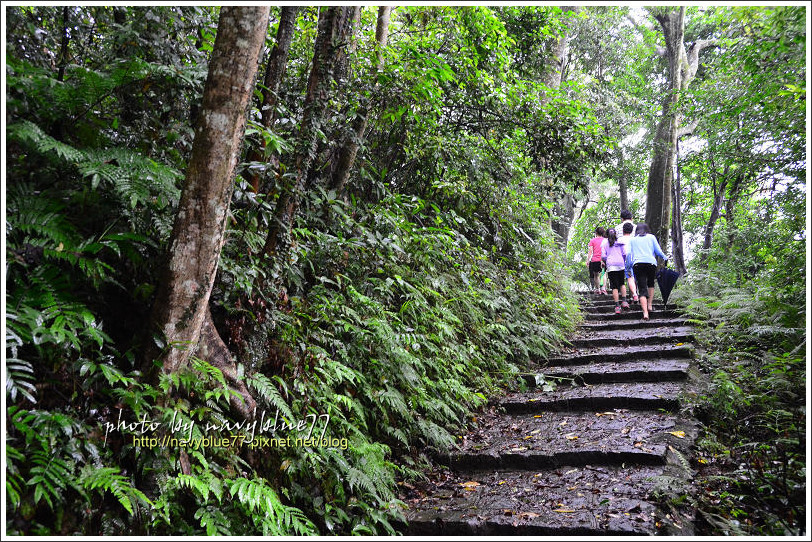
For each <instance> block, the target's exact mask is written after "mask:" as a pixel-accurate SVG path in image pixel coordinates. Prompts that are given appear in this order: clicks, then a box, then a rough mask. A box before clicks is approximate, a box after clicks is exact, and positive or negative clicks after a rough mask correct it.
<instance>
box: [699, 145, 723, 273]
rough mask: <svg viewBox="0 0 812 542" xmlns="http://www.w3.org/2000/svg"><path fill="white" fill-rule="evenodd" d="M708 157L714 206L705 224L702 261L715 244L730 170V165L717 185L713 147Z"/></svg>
mask: <svg viewBox="0 0 812 542" xmlns="http://www.w3.org/2000/svg"><path fill="white" fill-rule="evenodd" d="M708 156H709V159H710V174H711V181H712V182H713V206H712V207H711V213H710V216H709V217H708V223H707V224H705V232H704V236H703V240H702V254H701V256H700V259H701V260H705V259H706V258H707V255H708V251H709V250H710V247H711V244H712V243H713V230H714V228H715V227H716V222H717V221H718V220H719V217H720V216H721V214H722V205H723V204H724V201H725V194H726V192H727V175H728V171H729V168H730V166H729V165H725V170H724V171H723V172H722V175H721V179H720V180H719V184H718V185H717V184H716V165H715V163H714V162H715V161H714V159H713V157H714V153H713V148H712V147H711V149H710V150H709V151H708Z"/></svg>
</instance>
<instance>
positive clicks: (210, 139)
mask: <svg viewBox="0 0 812 542" xmlns="http://www.w3.org/2000/svg"><path fill="white" fill-rule="evenodd" d="M268 14H269V8H268V7H248V8H242V7H223V8H222V9H221V11H220V21H219V23H218V26H217V38H216V40H215V44H214V49H213V51H212V58H211V62H210V64H209V75H208V79H207V80H206V86H205V89H204V91H203V101H202V108H201V112H200V117H199V121H198V124H197V129H196V131H195V139H194V144H193V146H192V155H191V158H190V160H189V166H188V169H187V172H186V180H185V186H184V189H183V193H182V195H181V200H180V203H179V205H178V211H177V215H176V217H175V223H174V226H173V229H172V237H171V240H170V243H169V262H168V264H167V266H166V268H165V270H164V276H163V279H162V280H161V282H160V283H159V285H158V292H157V297H156V301H155V305H154V307H153V312H152V320H151V321H152V323H153V326H154V329H157V330H159V331H160V332H161V333H162V334H163V337H164V339H165V340H166V345H167V346H168V347H169V348H168V349H167V350H166V351H165V352H164V353H163V355H162V362H163V370H164V372H167V373H171V372H175V371H178V370H180V369H183V368H184V367H186V366H187V364H188V362H189V358H190V356H191V355H192V354H193V353H195V352H198V354H202V355H207V354H208V355H209V356H213V357H209V359H208V360H207V361H209V363H212V364H213V365H215V366H219V367H221V368H222V369H224V373H226V375H227V376H232V377H233V376H235V374H234V371H232V370H231V369H232V367H231V366H233V360H231V358H230V355H229V354H228V350H227V349H226V350H225V352H223V351H222V350H223V348H221V345H222V340H220V337H219V335H218V334H217V331H216V330H215V329H214V326H213V325H212V324H211V317H210V315H209V311H208V303H209V296H210V294H211V290H212V286H213V284H214V278H215V273H216V271H217V262H218V259H219V257H220V252H221V250H222V247H223V243H224V240H225V229H226V220H227V217H228V206H229V202H230V200H231V193H232V189H233V178H234V170H235V166H236V164H237V159H238V157H239V154H240V148H241V146H242V141H243V136H244V133H245V130H244V128H245V117H246V109H247V106H248V102H249V99H250V97H251V94H252V91H253V89H254V85H255V78H256V73H257V62H258V59H259V54H260V50H261V48H262V44H263V42H264V40H265V32H266V29H267V25H268ZM203 330H205V333H204V337H203V338H204V339H205V341H201V331H203ZM201 342H204V343H205V344H203V345H201V344H200V343H201ZM222 347H224V345H222ZM238 387H239V386H238ZM247 399H250V396H249V397H248V398H247ZM235 406H237V407H238V408H240V409H241V410H242V411H243V413H246V411H247V408H246V407H247V406H250V405H245V404H240V405H235Z"/></svg>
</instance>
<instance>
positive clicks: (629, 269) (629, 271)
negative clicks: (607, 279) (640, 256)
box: [617, 222, 639, 309]
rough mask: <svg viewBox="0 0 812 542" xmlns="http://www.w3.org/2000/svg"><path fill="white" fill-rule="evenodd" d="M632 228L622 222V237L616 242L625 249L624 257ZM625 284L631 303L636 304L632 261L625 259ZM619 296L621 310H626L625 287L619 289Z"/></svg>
mask: <svg viewBox="0 0 812 542" xmlns="http://www.w3.org/2000/svg"><path fill="white" fill-rule="evenodd" d="M633 229H634V226H633V225H632V224H631V223H630V222H623V230H622V231H623V235H621V236H620V237H618V238H617V242H618V243H620V244H622V245H624V247H625V248H626V255H627V256H628V254H629V245H628V243H629V241H630V240H631V238H632V230H633ZM626 282H628V283H629V292H630V293H631V294H632V301H634V302H635V303H637V301H638V299H639V298H638V297H637V285H636V284H635V282H634V271H633V270H632V259H631V258H629V257H627V258H626ZM620 295H621V296H622V297H623V303H621V305H620V306H621V308H623V309H628V308H629V302H628V301H626V285H625V284H623V285H622V286H621V287H620Z"/></svg>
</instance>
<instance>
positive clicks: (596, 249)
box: [586, 226, 606, 294]
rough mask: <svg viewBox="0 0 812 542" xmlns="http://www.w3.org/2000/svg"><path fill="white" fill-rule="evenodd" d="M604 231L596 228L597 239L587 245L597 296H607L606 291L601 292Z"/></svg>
mask: <svg viewBox="0 0 812 542" xmlns="http://www.w3.org/2000/svg"><path fill="white" fill-rule="evenodd" d="M603 233H604V229H603V228H601V227H600V226H598V227H597V228H595V237H593V238H592V239H590V241H589V244H587V257H586V259H587V261H588V262H589V263H588V264H587V265H589V280H590V281H591V282H592V287H593V288H594V289H595V293H596V294H601V293H602V294H605V293H606V289H605V288H604V289H603V290H601V284H600V276H601V270H602V269H603V259H602V258H601V244H602V243H603V239H604V237H603Z"/></svg>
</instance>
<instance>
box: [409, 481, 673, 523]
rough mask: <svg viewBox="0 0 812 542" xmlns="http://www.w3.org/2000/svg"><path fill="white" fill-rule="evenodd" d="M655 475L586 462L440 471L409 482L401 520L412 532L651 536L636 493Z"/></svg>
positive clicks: (646, 509)
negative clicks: (429, 480) (425, 480)
mask: <svg viewBox="0 0 812 542" xmlns="http://www.w3.org/2000/svg"><path fill="white" fill-rule="evenodd" d="M662 473H663V469H662V468H658V467H637V468H623V467H604V466H592V465H585V466H580V467H574V466H562V467H560V468H557V469H550V470H545V471H538V472H536V471H493V472H483V471H474V472H468V473H454V472H445V473H443V475H442V476H444V478H442V480H441V481H439V483H437V484H436V485H428V486H423V485H421V486H416V487H413V488H412V490H411V491H410V493H409V495H408V497H407V499H406V503H407V504H409V505H410V506H411V507H412V512H410V513H409V515H408V519H409V521H410V524H411V526H412V530H411V533H413V534H430V533H438V534H441V533H442V534H537V535H545V534H549V535H552V534H561V535H567V534H595V533H600V534H617V535H622V534H631V533H635V534H654V532H655V530H656V528H655V507H654V505H653V504H651V503H650V502H647V501H645V500H641V496H646V495H647V494H648V493H649V492H650V490H651V489H652V488H653V487H654V484H655V480H656V479H657V478H658V477H659V476H661V475H662ZM438 529H440V531H439V532H438Z"/></svg>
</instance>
